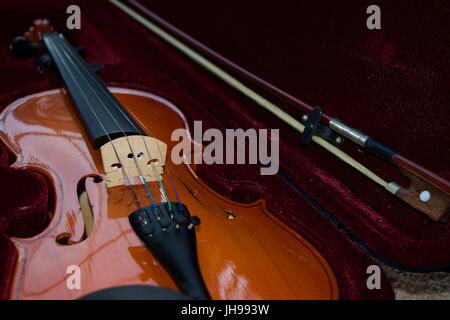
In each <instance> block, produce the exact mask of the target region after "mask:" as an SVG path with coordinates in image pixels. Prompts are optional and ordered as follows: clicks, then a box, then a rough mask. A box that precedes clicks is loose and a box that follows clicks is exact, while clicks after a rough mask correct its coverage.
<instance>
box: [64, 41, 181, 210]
mask: <svg viewBox="0 0 450 320" xmlns="http://www.w3.org/2000/svg"><path fill="white" fill-rule="evenodd" d="M65 45H66V46H68V44H67V43H65ZM81 65H83V67H84V68H85V70H86V71H87V73H88V74H89V76H90V77H91V78H92V80H94V83H95V84H96V85H97V86H98V87H99V88H101V89H103V88H102V86H101V85H100V84H99V83H98V82H97V81H95V78H94V77H93V76H92V74H91V72H90V70H87V66H86V65H85V64H83V63H81ZM101 92H102V93H103V94H104V96H106V97H107V98H108V99H109V100H110V101H111V102H112V104H113V106H114V107H115V108H116V109H117V110H118V111H119V112H120V113H122V115H123V116H124V117H125V118H126V119H127V121H128V122H129V123H130V125H131V126H132V127H133V128H134V129H136V130H138V128H137V127H136V125H135V124H134V123H133V121H131V120H130V118H129V117H128V115H127V114H125V112H124V110H122V108H120V106H119V105H118V104H117V102H116V101H114V99H113V98H112V96H111V95H108V94H106V92H104V90H101ZM147 131H149V130H147ZM149 136H150V137H152V134H151V132H150V131H149ZM141 137H142V141H143V143H144V146H145V149H146V151H147V155H148V156H149V159H153V157H152V155H151V152H150V149H149V147H148V145H147V142H146V141H145V139H144V136H141ZM154 139H155V138H154ZM155 140H156V139H155ZM156 146H157V147H158V152H159V155H160V157H161V159H162V160H163V161H164V162H163V163H162V164H161V166H165V165H166V162H165V159H164V157H163V156H162V151H161V148H160V145H159V143H158V140H156ZM150 166H151V168H152V170H153V174H154V175H155V176H156V177H157V180H158V183H159V185H160V188H161V190H162V192H163V193H164V196H165V197H166V199H167V200H169V198H168V195H167V192H166V189H165V187H164V185H163V183H162V178H161V176H160V174H159V173H158V172H157V171H156V169H155V166H154V164H153V163H152V162H150ZM166 169H167V174H168V178H169V181H170V183H171V186H172V189H173V190H174V193H175V196H176V198H177V201H178V203H179V204H181V199H180V196H179V193H178V190H177V188H176V186H175V184H174V182H173V179H172V175H171V172H170V169H169V167H167V168H166ZM168 206H169V210H170V209H171V206H170V201H168Z"/></svg>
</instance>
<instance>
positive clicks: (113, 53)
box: [0, 1, 392, 299]
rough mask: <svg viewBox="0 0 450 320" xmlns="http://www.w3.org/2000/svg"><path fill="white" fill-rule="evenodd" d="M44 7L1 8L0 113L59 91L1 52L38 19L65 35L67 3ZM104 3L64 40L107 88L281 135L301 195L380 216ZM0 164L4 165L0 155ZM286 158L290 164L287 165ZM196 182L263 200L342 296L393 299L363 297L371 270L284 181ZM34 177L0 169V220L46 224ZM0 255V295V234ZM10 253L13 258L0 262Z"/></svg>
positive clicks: (244, 173)
mask: <svg viewBox="0 0 450 320" xmlns="http://www.w3.org/2000/svg"><path fill="white" fill-rule="evenodd" d="M50 4H52V2H50V1H49V2H48V5H46V4H42V2H41V3H40V4H39V8H38V7H37V6H34V5H33V6H32V7H30V6H17V7H15V8H16V9H15V10H12V7H14V6H13V5H12V4H9V5H6V6H7V8H6V9H3V8H2V9H1V10H2V11H3V10H8V15H7V17H5V19H7V21H2V23H4V24H5V25H8V28H6V29H5V30H4V32H2V34H0V58H1V59H0V64H1V67H2V70H5V72H2V74H1V75H0V88H1V89H0V108H1V109H2V108H4V107H6V105H7V104H8V103H10V102H12V101H14V100H15V99H17V98H19V97H21V96H24V95H26V94H29V93H34V92H37V91H41V90H44V89H49V88H54V87H59V86H60V83H59V82H58V81H57V80H56V79H55V77H53V76H52V75H39V74H37V72H35V71H34V69H33V68H32V66H33V64H34V63H35V60H34V59H28V60H21V61H19V60H15V59H13V58H11V57H9V55H8V52H7V49H6V48H7V45H8V43H9V41H10V40H11V39H12V38H13V37H14V36H15V35H17V33H19V32H21V31H23V30H25V29H26V28H27V26H28V25H29V23H30V22H31V20H32V19H34V18H37V17H43V16H44V17H48V18H50V19H52V23H53V24H55V25H56V26H57V28H58V29H59V30H64V28H63V27H62V26H63V25H64V18H65V14H64V12H65V10H64V8H65V5H66V6H67V5H68V4H72V1H67V2H60V3H58V6H57V7H55V6H53V4H52V5H50ZM102 4H104V6H102V7H101V8H100V7H98V6H97V5H98V2H93V1H82V2H80V5H81V8H82V14H83V21H82V30H81V32H78V33H72V34H70V35H69V38H70V39H71V40H72V41H73V43H74V45H78V44H80V45H83V46H84V47H86V48H87V49H88V56H87V59H88V60H89V61H92V62H101V63H104V64H105V68H104V70H103V71H102V75H101V76H102V78H103V79H105V80H106V81H107V82H108V84H109V85H120V86H127V87H133V88H138V89H141V90H145V91H149V92H152V93H155V94H158V95H160V96H163V97H165V98H167V99H169V100H170V101H172V102H173V103H175V104H176V105H177V106H178V107H179V108H180V109H181V110H182V111H183V112H184V113H185V115H186V117H187V118H188V120H189V123H192V122H193V120H203V124H204V127H205V128H208V127H217V128H221V129H224V128H225V127H243V128H245V127H256V128H259V127H269V128H281V129H282V130H281V134H282V144H281V146H280V147H281V152H282V156H283V157H284V158H283V160H282V168H283V170H284V171H285V172H287V173H288V174H289V175H290V176H292V177H294V178H295V180H297V182H298V183H299V185H300V186H301V187H302V188H304V189H305V190H307V192H308V193H310V194H311V195H312V196H313V197H315V198H316V199H317V200H319V202H321V203H323V204H324V205H326V206H327V208H328V209H329V210H330V211H331V212H332V213H333V214H336V211H338V212H345V211H347V210H348V215H349V216H350V217H351V216H354V215H356V212H358V210H360V211H359V214H360V215H365V214H367V215H368V217H367V219H372V218H371V216H370V214H371V215H372V217H379V214H378V211H377V210H372V211H370V212H368V210H367V205H363V204H364V203H363V201H368V202H369V200H370V199H369V200H367V199H366V198H363V199H364V200H359V197H364V196H365V194H364V193H361V194H358V193H355V191H354V190H353V189H352V191H351V192H350V191H349V190H348V189H347V188H348V186H347V185H346V184H345V183H340V182H338V179H336V177H335V176H334V173H333V172H334V171H335V170H339V171H340V172H341V173H342V174H348V175H350V176H351V177H352V178H351V179H352V180H356V179H359V178H358V177H357V176H356V175H355V174H354V173H353V172H352V171H351V170H348V169H347V168H346V167H345V166H342V168H341V167H340V165H339V164H338V163H337V162H336V163H334V162H333V161H331V160H330V158H329V155H328V154H326V153H324V152H322V151H321V150H318V149H317V148H315V147H313V146H311V147H309V150H308V151H307V152H305V151H301V150H298V149H299V147H298V144H297V141H298V136H297V135H296V134H295V133H293V132H291V130H288V129H287V128H286V127H285V126H284V125H283V124H281V123H279V122H278V121H275V120H274V119H273V117H270V116H265V115H264V113H262V112H261V111H260V109H258V108H257V107H256V106H254V105H253V104H252V103H250V102H249V101H247V100H246V99H244V98H243V97H241V96H240V95H238V94H237V93H236V92H234V91H232V90H230V89H229V88H227V87H225V86H223V85H221V84H220V83H218V82H217V81H216V80H214V79H213V78H211V77H209V76H208V75H205V74H204V73H203V72H202V71H201V70H199V68H198V67H196V66H194V65H192V64H191V63H189V62H188V61H187V60H186V59H185V58H183V57H181V56H180V55H179V54H177V53H176V52H175V51H174V50H173V49H172V48H170V47H168V46H167V45H165V44H163V43H162V42H161V41H159V40H158V39H157V38H155V36H153V35H152V34H151V33H150V32H148V31H147V30H145V29H143V28H142V27H141V26H139V25H138V24H137V23H136V22H134V21H133V20H132V19H130V18H129V17H126V16H125V15H124V14H123V13H121V12H120V11H118V10H117V9H115V8H113V7H112V5H110V4H106V3H104V2H102ZM0 6H4V4H2V5H0ZM17 8H20V10H19V9H17ZM34 10H40V11H39V12H35V11H34ZM24 84H26V85H24ZM0 150H1V148H0ZM0 154H2V152H1V151H0ZM2 157H3V159H6V158H5V156H2ZM2 157H0V159H1V158H2ZM285 158H287V159H289V161H286V160H284V159H285ZM320 158H323V160H321V161H320V162H324V163H323V167H321V165H322V163H318V164H316V163H315V162H318V160H320ZM300 164H301V165H300ZM332 173H333V174H332ZM199 174H200V175H201V177H202V178H204V179H205V181H206V182H207V183H208V184H209V185H211V186H212V187H214V188H215V189H216V190H218V191H220V192H221V193H223V194H224V195H225V196H228V197H231V198H233V199H235V200H241V201H252V200H255V199H257V198H259V197H262V198H264V199H265V200H266V201H267V204H268V207H269V209H270V210H271V211H272V212H273V213H274V214H275V215H276V216H278V217H279V218H280V219H282V220H283V221H284V222H285V223H288V224H289V225H290V226H291V227H292V228H293V229H294V230H296V231H297V232H299V233H300V234H302V235H303V236H304V237H305V238H306V239H308V240H309V241H310V242H311V243H312V245H313V246H314V247H316V248H317V249H318V250H319V251H320V252H321V254H322V255H323V256H324V257H325V259H326V260H327V261H328V262H329V264H330V265H331V267H332V268H333V270H334V272H335V274H336V277H337V279H338V282H339V287H340V293H341V296H342V298H347V299H357V298H372V299H375V298H391V297H392V293H391V289H390V286H389V284H388V282H387V281H386V278H385V277H384V276H383V278H382V289H381V290H368V289H367V287H366V279H367V274H366V268H367V266H369V265H371V264H374V263H375V262H374V261H373V260H372V259H371V258H370V257H369V256H367V254H366V253H365V252H364V251H362V250H361V249H360V248H359V247H358V246H357V245H355V244H354V243H353V242H351V241H350V240H349V239H348V238H347V236H346V234H344V233H343V232H341V230H340V229H339V228H338V227H336V226H335V225H333V224H332V223H330V222H329V221H328V220H327V219H326V218H324V217H323V216H322V215H321V214H320V212H319V211H318V210H317V209H315V208H314V207H313V206H311V204H310V203H309V202H308V201H307V200H305V199H304V198H303V197H302V196H301V195H300V193H299V191H297V190H296V189H294V188H293V187H291V186H290V185H289V184H288V183H287V182H286V181H285V180H284V179H283V178H282V177H281V176H271V177H268V176H264V177H263V176H260V175H259V168H257V167H252V166H200V168H199ZM26 175H28V176H26ZM36 178H37V176H36V175H35V174H32V173H27V172H25V171H23V170H16V169H8V168H3V169H1V170H0V181H1V182H2V183H1V184H0V193H1V194H3V195H6V196H5V199H8V201H6V200H5V201H1V202H0V216H1V217H4V219H6V218H5V217H7V219H10V217H11V216H12V214H9V212H11V213H13V214H14V216H15V217H16V215H17V214H19V217H25V214H21V212H20V211H19V210H18V208H19V207H23V206H24V204H25V203H26V204H27V205H28V206H31V207H34V208H31V207H30V210H31V209H33V210H31V211H30V212H33V215H34V218H35V219H37V222H41V223H43V222H44V221H45V217H47V214H46V211H47V210H46V208H47V203H46V201H45V199H47V196H48V189H47V188H46V184H45V181H44V180H43V179H36ZM339 178H340V177H339ZM25 181H26V182H25ZM4 182H5V183H4ZM352 183H353V182H352ZM357 183H360V184H361V185H363V186H365V187H367V181H366V180H364V179H362V178H361V181H359V182H357ZM16 188H17V189H16ZM26 189H28V190H26ZM19 192H20V193H21V194H23V193H26V194H27V196H26V197H24V198H23V199H22V198H20V197H17V196H15V195H14V194H13V193H19ZM341 196H344V197H343V198H342V197H341ZM383 196H384V194H383ZM380 198H381V194H380ZM342 199H343V200H342ZM374 199H376V198H374ZM353 202H354V203H353ZM369 203H370V202H369ZM333 206H336V207H333ZM14 208H15V209H14ZM380 208H382V206H381V207H380ZM30 216H31V215H30ZM27 217H29V216H28V215H27ZM373 219H376V218H373ZM34 224H35V222H31V223H29V222H27V221H23V223H21V224H15V228H13V229H15V230H11V229H10V230H9V232H8V235H14V234H15V232H18V233H19V234H24V233H28V234H29V233H30V232H31V231H30V230H19V229H17V227H18V226H21V225H23V226H25V225H34ZM16 229H17V230H16ZM356 229H357V228H356ZM0 230H4V229H0ZM39 230H40V228H36V229H35V230H33V231H34V233H37V232H39ZM363 230H364V229H363ZM21 232H22V233H21ZM373 234H375V236H377V237H381V235H380V234H378V233H376V231H373ZM0 247H1V249H2V250H1V251H0V252H1V255H2V257H0V271H3V272H2V273H1V275H2V277H1V279H0V280H1V282H0V286H1V287H0V292H1V293H2V296H3V297H5V295H6V293H5V292H6V291H7V288H8V281H9V280H8V279H10V277H11V273H8V271H12V265H13V261H14V260H15V253H14V250H13V249H12V247H11V244H10V243H9V242H7V241H5V238H4V237H3V236H0ZM3 248H5V249H4V250H3ZM8 255H9V257H10V258H9V259H5V256H8Z"/></svg>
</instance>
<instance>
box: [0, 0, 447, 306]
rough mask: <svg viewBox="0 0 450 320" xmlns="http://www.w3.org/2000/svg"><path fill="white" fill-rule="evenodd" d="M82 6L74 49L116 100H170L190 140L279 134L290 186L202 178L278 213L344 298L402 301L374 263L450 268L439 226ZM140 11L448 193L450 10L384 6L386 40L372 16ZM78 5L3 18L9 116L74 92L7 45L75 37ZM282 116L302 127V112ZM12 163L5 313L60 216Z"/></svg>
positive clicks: (172, 56) (1, 292)
mask: <svg viewBox="0 0 450 320" xmlns="http://www.w3.org/2000/svg"><path fill="white" fill-rule="evenodd" d="M77 3H78V4H79V5H80V7H81V8H82V14H83V18H82V29H81V31H76V32H67V33H66V32H64V33H65V34H66V36H67V37H68V38H69V40H70V41H71V43H72V44H74V45H77V46H78V45H79V46H82V47H84V48H86V50H87V55H86V59H87V60H88V61H89V62H99V63H102V64H104V68H103V70H101V71H100V76H101V77H102V78H103V79H104V80H105V81H106V82H107V84H108V85H111V86H121V87H128V88H135V89H139V90H143V91H148V92H151V93H153V94H156V95H159V96H162V97H164V98H166V99H168V100H169V101H171V102H172V103H174V104H175V105H177V106H178V107H179V108H180V109H181V110H182V111H183V113H184V114H185V116H186V118H187V119H188V122H189V124H190V125H192V124H193V121H194V120H202V121H203V126H204V129H206V128H211V127H214V128H219V129H222V130H224V129H225V128H244V129H245V128H250V127H252V128H279V129H280V174H278V175H276V176H261V175H260V174H259V167H257V166H250V165H212V166H209V165H200V166H199V167H198V174H199V176H200V177H201V178H202V179H203V180H204V181H205V182H206V183H207V184H208V185H210V186H212V187H213V188H214V189H215V190H216V191H218V192H219V193H221V194H223V195H224V196H226V197H229V198H231V199H233V200H236V201H239V202H251V201H255V200H257V199H258V198H263V199H264V200H266V202H267V206H268V208H269V210H270V211H271V212H272V213H274V214H275V215H276V216H277V217H278V218H279V219H281V220H282V221H283V222H284V223H286V224H287V225H289V226H290V227H291V228H292V229H294V230H295V231H296V232H298V233H299V234H301V235H302V236H303V237H305V238H306V239H307V240H308V241H309V242H310V243H311V244H312V245H313V246H314V247H315V248H317V249H318V250H319V252H320V253H321V254H322V255H323V257H324V258H325V259H326V260H327V261H328V263H329V264H330V266H331V268H332V269H333V271H334V273H335V275H336V277H337V280H338V284H339V288H340V295H341V297H342V298H344V299H362V298H392V292H391V288H390V286H389V283H388V282H387V280H386V278H385V277H383V280H382V281H383V282H382V289H381V290H368V289H367V287H366V278H367V274H366V268H367V266H369V265H371V264H375V263H376V262H375V261H374V260H373V258H372V257H371V256H370V254H373V255H376V256H377V257H379V258H382V259H384V260H386V261H388V262H389V263H392V264H395V265H399V266H402V267H404V268H409V269H419V270H429V269H437V268H443V267H445V266H448V265H449V264H450V251H449V250H448V249H447V248H448V247H449V245H450V223H449V222H445V223H439V224H437V223H434V222H432V221H430V220H428V219H427V218H426V217H424V216H423V215H422V214H420V213H419V212H417V211H415V210H413V209H411V208H409V207H408V206H407V205H405V204H403V203H401V202H400V201H398V200H397V199H395V198H393V197H392V196H390V195H389V194H387V193H386V192H385V191H384V190H382V189H380V188H379V187H378V186H376V185H374V184H373V183H372V182H371V181H370V180H368V179H367V178H365V177H363V176H361V175H360V174H359V173H357V172H356V171H354V170H353V169H351V168H349V167H348V166H346V165H345V164H343V163H341V162H339V161H338V160H337V159H334V158H333V156H331V155H330V154H328V153H327V152H326V151H324V150H321V149H320V148H319V147H317V146H315V145H309V146H307V147H306V148H305V147H301V146H300V145H299V135H298V133H297V132H295V131H294V130H292V129H291V128H290V127H288V126H287V125H286V124H284V123H282V122H281V121H279V120H277V119H276V118H275V117H273V116H272V115H270V114H269V113H267V112H265V111H262V110H261V109H260V108H259V107H258V106H257V105H255V104H254V103H252V102H250V101H249V100H248V99H246V98H244V97H243V96H241V95H240V94H239V93H237V92H235V91H234V90H233V89H231V88H229V87H227V86H226V85H224V84H222V83H221V82H220V81H218V80H217V79H215V78H214V77H212V76H210V75H209V74H207V73H206V72H205V71H203V70H202V69H201V68H200V67H198V66H197V65H195V64H193V63H192V62H190V61H189V60H187V59H186V58H185V57H184V56H182V55H181V54H180V53H178V52H177V51H176V50H174V49H173V48H172V47H170V46H169V45H167V44H165V43H164V42H162V41H161V40H160V39H158V38H157V37H156V36H155V35H153V34H152V33H150V32H149V31H148V30H146V29H144V28H143V27H142V26H141V25H139V24H138V23H136V22H135V21H134V20H132V19H131V18H130V17H128V16H126V15H124V14H123V13H122V12H121V11H119V10H118V9H117V8H115V7H114V6H113V5H111V4H110V3H108V2H106V1H78V2H77ZM143 3H144V4H145V5H146V6H148V7H149V8H151V9H152V10H154V11H155V12H156V13H158V14H160V15H161V16H162V17H164V18H165V19H167V20H169V21H170V22H172V23H173V24H175V25H176V26H177V27H179V28H181V29H183V30H184V31H186V32H187V33H189V34H191V35H192V36H194V37H195V38H197V39H198V40H200V41H202V42H204V43H206V44H207V45H209V46H211V47H212V48H213V49H215V50H217V51H219V52H220V53H221V54H223V55H225V56H227V57H228V58H230V59H231V60H233V61H235V62H237V63H238V64H241V65H242V66H244V67H245V68H248V69H249V70H250V71H252V72H255V73H256V74H258V75H259V76H261V77H263V78H265V79H266V80H269V81H270V82H273V83H274V84H276V85H278V86H280V87H281V88H283V89H284V90H286V91H288V92H289V93H291V94H293V95H295V96H296V97H298V98H300V99H302V100H304V101H306V102H309V103H311V104H314V105H320V106H321V107H323V109H324V110H325V111H326V112H327V113H329V114H332V115H334V116H336V117H338V118H340V119H342V120H344V121H345V122H347V123H349V124H351V125H352V126H354V127H357V128H358V129H361V130H362V131H364V132H366V133H368V134H369V135H371V136H373V137H376V138H378V139H379V140H381V141H384V142H385V143H387V144H389V145H391V146H392V147H393V148H395V149H398V150H401V151H402V153H404V154H405V155H407V156H408V157H411V158H412V159H415V160H417V161H418V162H419V163H421V164H424V165H425V166H427V167H428V168H430V169H431V170H433V171H435V172H436V173H438V174H441V175H442V176H444V177H445V178H450V170H449V166H448V163H449V161H450V153H449V152H448V150H449V146H450V138H449V136H448V135H446V131H447V130H446V129H447V128H448V127H447V123H448V120H450V119H449V117H450V116H449V112H448V103H449V102H450V101H449V100H450V94H449V93H448V90H446V88H445V87H444V86H445V84H446V83H448V80H449V75H450V74H449V71H448V70H449V68H448V64H449V62H448V61H450V60H449V59H448V57H449V56H450V48H448V46H446V45H445V41H446V40H447V34H448V32H449V31H450V30H448V29H450V26H449V25H448V23H446V21H445V14H444V13H443V12H444V11H445V10H441V9H442V8H444V9H445V8H446V10H447V11H448V10H449V8H448V4H446V3H444V2H439V1H437V2H433V3H430V4H422V3H419V2H414V3H413V2H408V3H406V2H404V3H400V2H396V3H395V4H394V3H389V2H387V1H383V2H382V4H381V5H380V6H382V7H383V20H382V21H383V27H382V29H381V30H379V31H371V30H368V29H367V28H366V27H365V19H366V15H365V8H366V7H367V6H368V5H369V4H368V3H367V4H366V3H364V1H363V2H361V1H350V2H348V3H346V5H339V4H337V3H336V4H333V3H327V2H324V1H318V2H308V3H307V4H298V3H295V4H294V3H287V4H284V5H283V6H276V5H275V4H271V5H270V4H267V5H266V4H264V5H262V4H261V3H259V2H256V1H250V2H245V4H243V3H241V2H237V1H231V2H230V1H215V2H214V3H209V2H206V1H201V2H195V3H191V2H175V1H164V2H162V1H143ZM69 4H72V3H71V2H70V3H69V1H61V2H58V3H55V2H54V1H37V2H36V1H24V0H20V1H14V2H13V3H8V2H6V3H5V2H4V3H2V4H0V12H1V14H0V15H1V18H2V20H1V21H2V22H1V23H2V26H3V31H2V32H1V33H0V57H1V59H0V68H1V73H0V110H3V109H4V108H5V107H6V106H7V105H8V104H9V103H11V102H13V101H15V100H16V99H18V98H20V97H23V96H26V95H28V94H32V93H36V92H39V91H44V90H47V89H51V88H58V87H61V83H60V82H59V81H58V79H57V78H56V77H55V76H54V75H52V74H50V73H46V74H39V73H38V72H37V71H36V59H35V58H30V59H16V58H14V57H12V56H11V54H10V53H9V50H8V45H9V42H10V41H11V39H13V38H14V37H15V36H17V35H18V34H20V33H22V32H23V31H24V30H26V29H27V28H28V26H29V25H30V23H31V21H32V20H33V19H36V18H42V17H45V18H48V19H50V21H51V22H52V24H53V25H54V26H55V28H56V29H57V30H66V28H65V18H66V14H65V9H66V7H67V6H68V5H69ZM186 12H189V14H185V13H186ZM256 12H257V14H255V13H256ZM230 17H233V18H232V19H230ZM249 19H252V21H251V23H249V21H248V20H249ZM206 26H207V27H206ZM268 97H270V96H268ZM270 98H273V99H274V100H275V101H276V99H275V98H274V97H270ZM280 106H282V107H283V108H284V109H285V110H287V111H288V112H289V113H290V114H292V115H298V116H299V117H300V114H301V112H300V110H298V109H296V108H294V107H292V106H288V105H286V104H283V103H281V102H280ZM344 149H345V151H346V152H348V153H349V154H351V155H352V156H353V157H354V158H356V159H358V160H361V162H363V163H364V164H365V165H367V166H368V167H370V168H371V169H373V170H374V171H375V172H376V173H378V174H380V175H382V176H383V177H389V178H391V179H393V180H396V181H401V182H402V183H404V184H406V183H407V181H405V180H402V177H401V176H400V175H399V174H398V173H397V172H396V169H395V168H393V167H392V166H390V165H388V164H385V163H383V162H382V161H381V160H379V159H377V158H375V157H374V156H371V155H369V154H365V153H362V152H361V151H360V150H357V148H355V147H354V146H353V145H351V144H350V143H348V144H347V145H346V146H345V148H344ZM425 150H426V151H425ZM13 162H14V158H13V157H12V155H11V154H10V153H9V152H8V151H7V150H6V149H5V148H4V147H0V165H1V167H0V182H1V183H0V275H1V276H0V297H3V298H5V297H6V296H7V291H8V288H9V284H10V281H11V276H12V272H13V270H14V263H15V259H16V257H17V252H16V250H15V248H14V246H13V245H12V243H11V241H10V240H9V239H8V237H11V236H16V237H17V236H18V237H29V236H32V235H34V234H37V233H39V232H40V231H42V230H43V229H44V228H45V226H46V225H47V223H48V208H49V206H51V203H49V201H51V200H49V199H50V198H49V194H50V190H49V186H48V185H47V183H46V182H45V181H44V179H42V178H41V177H39V176H37V175H35V174H33V173H31V172H28V171H26V170H23V169H16V168H12V167H10V165H11V164H12V163H13Z"/></svg>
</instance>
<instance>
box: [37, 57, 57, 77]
mask: <svg viewBox="0 0 450 320" xmlns="http://www.w3.org/2000/svg"><path fill="white" fill-rule="evenodd" d="M52 65H53V59H52V57H50V55H48V54H43V55H42V56H40V57H39V59H38V61H37V67H38V71H39V73H42V72H43V71H44V69H49V68H51V67H52Z"/></svg>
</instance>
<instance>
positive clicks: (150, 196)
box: [61, 41, 156, 207]
mask: <svg viewBox="0 0 450 320" xmlns="http://www.w3.org/2000/svg"><path fill="white" fill-rule="evenodd" d="M63 46H65V47H66V50H65V51H63V53H64V55H65V56H66V57H67V58H68V59H69V60H70V62H71V63H72V64H73V66H75V67H77V60H78V59H73V57H71V55H70V54H69V53H68V51H69V52H70V51H71V50H70V47H68V44H67V43H66V41H61V47H63ZM72 50H73V49H72ZM78 61H79V60H78ZM79 62H80V61H79ZM79 65H82V66H84V67H85V68H86V65H84V64H83V63H79V64H78V66H79ZM75 70H76V71H77V72H78V74H79V75H80V77H81V78H82V79H85V80H86V85H87V87H88V88H89V89H91V91H92V93H93V94H94V95H95V97H96V98H97V99H98V100H99V101H100V105H101V106H102V107H103V108H104V109H105V111H106V112H107V113H108V115H109V117H110V118H111V119H112V120H113V122H114V123H115V125H116V126H117V128H119V130H120V131H121V132H122V134H123V135H124V137H125V139H126V141H127V144H128V147H129V149H130V152H131V155H132V159H133V162H134V165H135V167H136V169H137V171H138V174H139V180H140V182H141V183H142V184H143V185H144V187H145V190H146V192H147V196H148V197H149V199H150V202H151V204H152V206H153V207H155V206H156V203H155V201H154V199H153V196H152V193H151V190H150V188H149V186H148V184H147V181H146V180H145V176H144V174H143V172H142V170H141V167H140V166H139V164H138V162H137V160H136V158H137V155H136V153H135V152H134V150H133V147H132V146H131V143H130V140H129V138H128V135H127V134H126V133H125V131H124V130H123V128H122V127H121V126H120V124H119V123H118V122H117V120H116V119H114V117H113V115H112V114H111V112H110V111H109V110H108V108H107V107H106V105H105V104H104V103H103V101H102V100H101V99H100V97H99V96H98V94H97V92H96V91H95V90H94V88H93V87H92V86H91V85H90V84H89V81H87V79H86V78H85V77H84V76H83V74H82V73H81V71H80V70H79V69H78V68H75ZM86 71H87V73H89V74H90V70H87V68H86ZM94 80H95V79H94ZM125 171H126V169H125Z"/></svg>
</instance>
